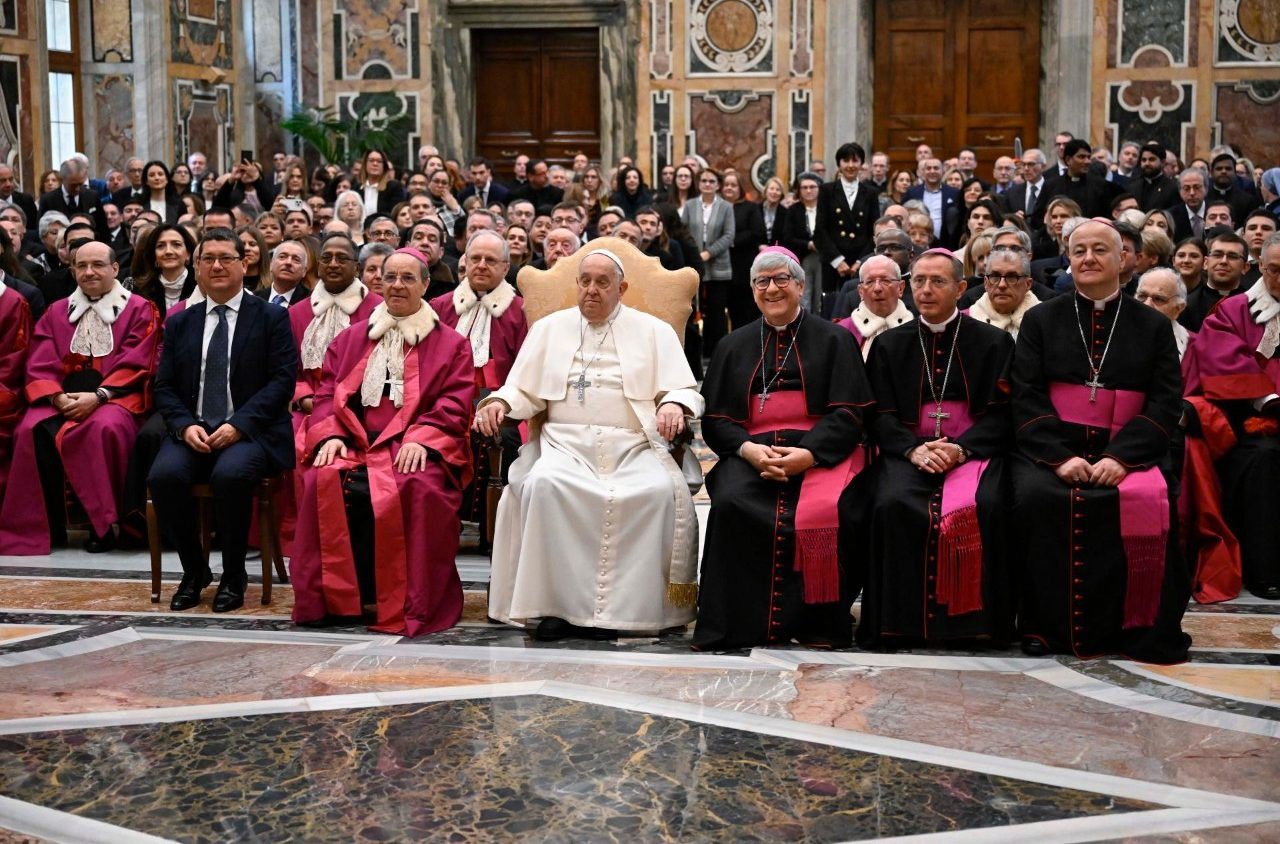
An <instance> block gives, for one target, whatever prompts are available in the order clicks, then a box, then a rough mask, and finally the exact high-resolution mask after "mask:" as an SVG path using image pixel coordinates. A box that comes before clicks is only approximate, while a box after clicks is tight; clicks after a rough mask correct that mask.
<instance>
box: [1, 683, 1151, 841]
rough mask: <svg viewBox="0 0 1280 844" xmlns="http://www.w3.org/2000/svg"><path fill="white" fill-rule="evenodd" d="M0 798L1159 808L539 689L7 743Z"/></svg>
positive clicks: (710, 828) (251, 825)
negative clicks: (528, 693)
mask: <svg viewBox="0 0 1280 844" xmlns="http://www.w3.org/2000/svg"><path fill="white" fill-rule="evenodd" d="M0 793H3V794H4V795H6V796H9V797H14V798H17V799H19V800H24V801H28V802H31V803H35V804H38V805H41V806H46V807H49V808H54V809H58V810H61V811H66V812H72V813H75V814H78V815H83V816H87V817H91V818H95V819H97V820H101V821H106V822H108V823H112V824H116V825H118V826H122V827H127V828H131V829H136V830H141V831H144V832H147V833H151V834H154V835H160V836H164V837H166V838H174V839H178V840H182V841H228V840H236V841H249V840H270V841H307V842H322V841H342V842H348V841H358V842H364V841H392V840H395V841H408V840H417V841H428V840H429V841H450V840H453V841H478V840H508V841H509V840H539V841H627V842H636V841H663V840H682V841H778V840H785V841H800V840H804V841H837V840H848V839H855V838H875V837H884V836H891V835H909V834H912V833H923V832H938V831H944V830H952V829H966V828H975V827H976V828H981V827H994V826H1007V825H1011V824H1021V823H1031V822H1036V821H1045V820H1055V819H1061V818H1073V817H1083V816H1087V815H1098V814H1106V813H1118V812H1132V811H1140V810H1143V809H1150V808H1155V807H1153V806H1152V805H1150V804H1146V803H1141V802H1137V801H1133V800H1126V799H1120V798H1115V797H1110V796H1107V795H1102V794H1096V793H1091V792H1084V791H1076V790H1072V789H1066V788H1057V787H1053V786H1046V785H1040V784H1036V783H1030V782H1024V781H1019V780H1015V779H1009V778H1005V777H999V776H991V775H987V774H981V773H974V772H971V771H965V770H960V769H956V768H947V767H942V766H936V765H928V764H923V763H918V762H912V761H907V760H902V759H896V758H891V757H886V756H878V755H875V754H869V753H861V752H856V751H850V750H844V749H841V748H833V747H828V746H826V745H821V744H813V743H808V742H801V741H795V740H791V739H785V738H777V737H773V736H768V735H762V734H758V733H752V732H748V731H743V730H736V729H728V728H724V727H717V726H709V725H705V724H699V723H695V722H691V721H684V720H680V719H675V718H666V717H661V716H654V715H648V714H644V713H637V712H631V711H628V710H623V709H614V708H611V707H606V706H599V705H594V704H584V703H577V702H572V701H564V700H560V699H555V698H549V697H541V696H527V697H512V698H494V699H482V700H466V701H445V702H437V703H426V704H414V705H404V706H395V707H380V708H372V709H353V710H337V711H327V712H308V713H292V714H278V715H262V716H252V717H239V718H224V719H215V720H206V721H190V722H185V723H177V724H155V725H146V726H130V727H105V728H97V729H82V730H65V731H61V732H50V733H35V734H29V735H14V736H4V737H0Z"/></svg>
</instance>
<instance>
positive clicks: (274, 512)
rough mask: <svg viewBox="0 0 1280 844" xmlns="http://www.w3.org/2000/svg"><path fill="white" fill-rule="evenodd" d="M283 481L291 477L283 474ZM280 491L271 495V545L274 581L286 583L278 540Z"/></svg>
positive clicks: (282, 554) (280, 545) (282, 545)
mask: <svg viewBox="0 0 1280 844" xmlns="http://www.w3.org/2000/svg"><path fill="white" fill-rule="evenodd" d="M284 482H285V483H292V482H293V478H291V477H289V476H288V475H286V476H285V481H284ZM280 500H281V495H280V493H276V494H275V495H273V496H272V497H271V547H272V548H274V549H275V550H276V555H275V564H276V583H288V582H289V571H288V569H286V568H285V566H284V544H283V543H282V542H281V541H280Z"/></svg>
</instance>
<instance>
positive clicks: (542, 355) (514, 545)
mask: <svg viewBox="0 0 1280 844" xmlns="http://www.w3.org/2000/svg"><path fill="white" fill-rule="evenodd" d="M607 325H608V323H607V322H606V323H604V324H601V325H600V326H592V325H590V324H588V323H587V322H586V320H585V319H583V318H582V316H581V314H580V312H579V311H578V309H577V308H570V309H568V310H564V311H558V312H556V313H554V314H551V315H549V316H547V317H544V318H543V319H541V320H539V321H538V322H536V323H534V325H533V326H532V328H531V329H530V330H529V336H528V339H526V340H525V343H524V346H523V347H521V349H520V354H519V356H518V357H517V358H516V362H515V365H514V366H513V367H512V369H511V374H510V376H509V377H508V378H507V383H506V384H505V385H504V386H503V387H502V388H501V389H499V390H497V391H496V392H495V393H494V394H493V395H492V396H490V397H489V398H488V399H486V400H485V403H487V402H489V401H493V400H496V399H502V400H503V401H505V402H506V403H507V404H508V405H509V406H510V407H511V413H510V414H509V416H510V417H511V418H514V419H528V420H530V430H529V434H530V436H529V442H528V443H527V444H526V445H525V446H524V447H523V448H522V449H521V450H520V457H519V459H517V460H516V462H515V463H514V464H512V466H511V472H510V480H509V485H508V486H507V488H506V490H505V491H504V492H503V495H502V500H501V502H500V503H499V504H498V518H497V525H496V530H495V535H494V541H493V570H492V576H491V582H490V590H489V614H490V615H491V616H492V617H493V618H496V619H498V620H500V621H504V622H507V623H510V624H516V625H524V624H525V623H526V622H528V621H529V620H531V619H537V618H541V617H547V616H552V617H556V618H562V619H564V620H566V621H568V622H570V623H571V624H577V625H581V626H590V627H603V628H610V629H615V630H644V631H656V630H660V629H662V628H665V627H673V626H677V625H681V624H687V623H689V622H690V621H692V620H693V617H694V611H695V607H694V599H695V597H696V592H695V588H694V587H693V585H692V584H693V582H694V581H695V576H696V560H697V545H698V523H697V519H696V518H695V516H694V512H693V498H692V496H691V494H690V490H689V483H688V482H687V480H686V478H685V477H684V475H682V474H681V471H680V467H679V466H677V465H676V462H675V460H673V459H672V457H671V455H670V453H669V451H668V443H667V442H666V440H664V439H662V437H660V436H659V435H658V433H657V431H656V427H655V414H656V411H657V407H658V405H660V404H662V403H663V402H676V403H677V404H680V405H682V406H683V407H684V408H685V409H686V411H687V412H686V417H687V418H688V417H693V418H696V417H698V416H700V415H701V414H702V407H703V402H702V396H701V395H700V394H699V393H698V392H697V389H696V387H697V382H696V381H695V380H694V378H693V373H692V372H691V371H690V369H689V365H688V363H687V362H686V360H685V357H684V352H683V350H682V349H681V347H680V342H679V340H677V339H676V335H675V332H674V331H672V330H671V327H670V326H669V325H667V324H666V323H665V322H662V321H661V320H659V319H657V318H655V317H652V316H649V315H648V314H645V313H643V312H641V311H636V310H634V309H631V308H628V307H626V306H624V305H619V306H618V309H617V310H616V311H614V314H613V325H612V330H609V329H608V328H607V327H606V326H607ZM584 366H585V367H586V380H587V381H588V382H589V386H585V387H584V388H583V389H582V391H581V395H582V400H581V401H579V398H578V396H579V390H578V389H577V387H576V384H577V382H578V379H579V374H580V373H582V371H583V368H584ZM482 404H483V403H482ZM686 462H687V461H686ZM699 480H700V479H699Z"/></svg>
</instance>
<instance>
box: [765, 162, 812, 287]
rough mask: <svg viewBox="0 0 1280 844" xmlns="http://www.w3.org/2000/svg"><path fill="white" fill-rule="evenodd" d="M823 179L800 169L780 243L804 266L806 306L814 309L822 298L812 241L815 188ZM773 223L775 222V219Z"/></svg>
mask: <svg viewBox="0 0 1280 844" xmlns="http://www.w3.org/2000/svg"><path fill="white" fill-rule="evenodd" d="M821 186H822V179H821V178H819V177H818V175H817V174H815V173H801V174H800V175H799V176H798V177H797V178H796V195H797V196H798V197H799V200H798V201H797V202H793V203H792V204H791V205H790V207H788V208H787V209H786V222H785V225H784V226H783V231H782V238H781V241H780V242H781V243H782V245H783V246H785V247H787V248H788V249H790V250H791V251H792V252H794V253H795V255H796V257H797V258H799V259H800V265H801V266H802V267H804V277H805V291H804V292H805V302H806V306H807V307H808V308H809V309H810V310H812V311H814V312H816V311H817V310H818V305H819V304H820V303H821V300H822V256H821V255H820V254H819V253H818V248H817V244H815V243H814V241H813V230H814V226H815V225H816V224H817V223H816V221H817V213H818V188H819V187H821ZM774 225H775V226H776V225H777V223H774Z"/></svg>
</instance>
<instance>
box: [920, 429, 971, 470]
mask: <svg viewBox="0 0 1280 844" xmlns="http://www.w3.org/2000/svg"><path fill="white" fill-rule="evenodd" d="M907 459H908V460H910V461H911V465H912V466H915V467H916V468H917V469H919V470H920V471H921V472H924V473H926V474H929V475H940V474H942V473H943V472H949V471H951V470H952V469H954V468H955V467H957V466H959V465H960V464H961V463H963V462H964V449H962V448H961V447H960V446H958V445H956V444H955V443H953V442H951V441H950V440H949V439H947V438H946V437H939V438H938V439H936V440H929V441H927V442H922V443H920V445H918V446H916V447H915V448H913V449H911V451H909V452H907Z"/></svg>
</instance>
